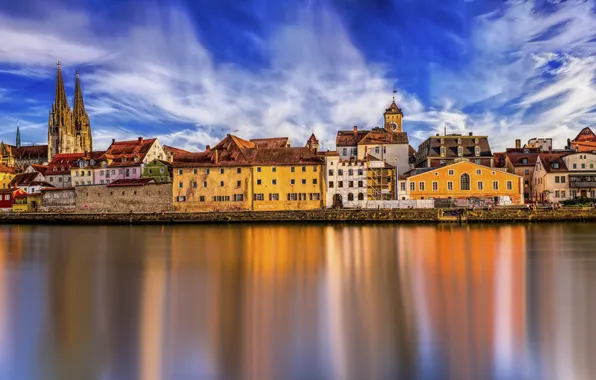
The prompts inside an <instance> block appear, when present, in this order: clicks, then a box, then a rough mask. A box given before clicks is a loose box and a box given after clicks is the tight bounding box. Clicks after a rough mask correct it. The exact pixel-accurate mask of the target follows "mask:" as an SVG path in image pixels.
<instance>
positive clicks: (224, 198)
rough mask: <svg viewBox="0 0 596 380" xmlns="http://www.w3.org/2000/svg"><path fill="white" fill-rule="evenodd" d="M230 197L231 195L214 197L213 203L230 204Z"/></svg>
mask: <svg viewBox="0 0 596 380" xmlns="http://www.w3.org/2000/svg"><path fill="white" fill-rule="evenodd" d="M229 201H230V196H229V195H225V196H224V195H216V196H214V197H213V202H229Z"/></svg>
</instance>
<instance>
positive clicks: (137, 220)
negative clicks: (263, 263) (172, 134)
mask: <svg viewBox="0 0 596 380" xmlns="http://www.w3.org/2000/svg"><path fill="white" fill-rule="evenodd" d="M581 221H592V222H596V209H592V208H589V209H588V208H586V209H581V208H573V209H559V210H537V211H529V210H525V209H513V208H512V209H496V210H492V211H486V210H481V211H463V213H461V215H458V213H457V212H454V211H453V210H441V209H423V210H408V209H406V210H313V211H268V212H254V211H243V212H242V211H241V212H211V213H204V212H203V213H178V212H171V213H170V212H168V213H165V214H162V213H160V212H154V213H133V214H131V213H115V212H109V213H107V214H99V213H71V214H66V213H63V214H54V213H30V214H27V213H23V214H16V213H0V224H1V223H32V224H150V223H154V224H164V223H263V222H265V223H266V222H270V223H278V222H289V223H317V222H320V223H449V222H454V223H527V222H581Z"/></svg>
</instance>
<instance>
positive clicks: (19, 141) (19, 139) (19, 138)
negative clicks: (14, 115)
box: [15, 120, 21, 149]
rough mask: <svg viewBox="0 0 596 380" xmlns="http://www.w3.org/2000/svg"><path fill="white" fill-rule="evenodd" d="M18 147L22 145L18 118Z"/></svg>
mask: <svg viewBox="0 0 596 380" xmlns="http://www.w3.org/2000/svg"><path fill="white" fill-rule="evenodd" d="M15 145H16V147H17V149H19V148H20V147H21V131H20V129H19V121H18V120H17V141H16V144H15Z"/></svg>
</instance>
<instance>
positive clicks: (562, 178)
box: [561, 175, 566, 183]
mask: <svg viewBox="0 0 596 380" xmlns="http://www.w3.org/2000/svg"><path fill="white" fill-rule="evenodd" d="M565 178H566V177H565V176H564V175H562V176H561V183H565Z"/></svg>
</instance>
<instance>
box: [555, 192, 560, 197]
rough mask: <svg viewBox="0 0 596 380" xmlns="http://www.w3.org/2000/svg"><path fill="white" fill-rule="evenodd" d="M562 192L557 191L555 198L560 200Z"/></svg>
mask: <svg viewBox="0 0 596 380" xmlns="http://www.w3.org/2000/svg"><path fill="white" fill-rule="evenodd" d="M560 196H561V192H560V191H559V190H555V198H560Z"/></svg>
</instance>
